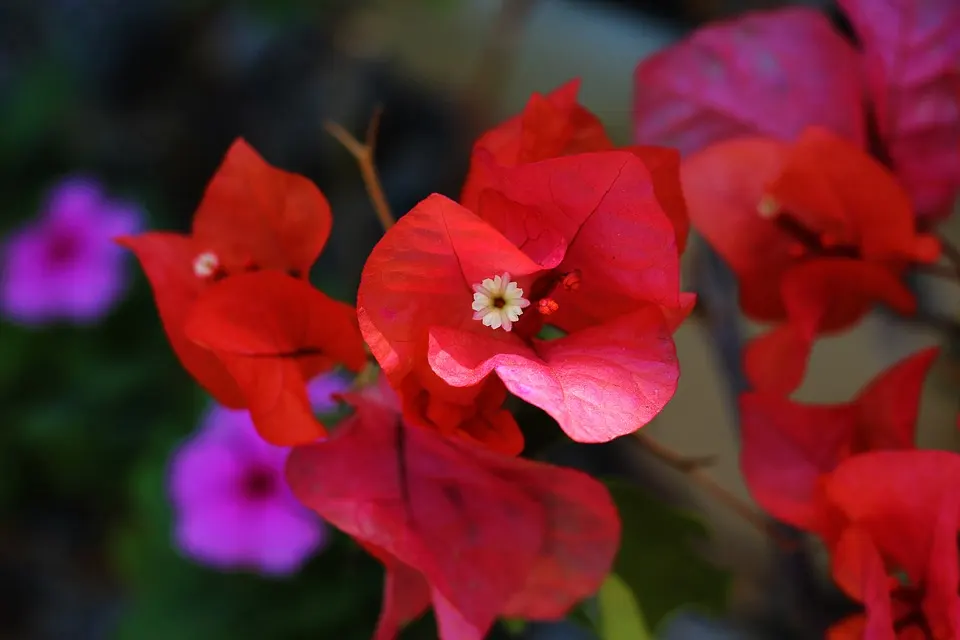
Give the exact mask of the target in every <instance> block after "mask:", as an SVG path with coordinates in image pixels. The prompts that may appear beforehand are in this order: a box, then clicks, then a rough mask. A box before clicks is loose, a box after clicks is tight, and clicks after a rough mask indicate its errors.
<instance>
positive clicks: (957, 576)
mask: <svg viewBox="0 0 960 640" xmlns="http://www.w3.org/2000/svg"><path fill="white" fill-rule="evenodd" d="M938 353H939V350H938V349H936V348H930V349H925V350H923V351H919V352H917V353H915V354H913V355H911V356H909V357H907V358H905V359H903V360H901V361H900V362H897V363H895V364H894V365H893V366H891V367H890V368H889V369H887V370H886V371H884V372H882V373H881V374H880V375H878V376H877V377H876V378H875V379H874V380H873V381H872V382H871V383H870V384H869V385H867V386H866V388H864V389H863V390H862V391H861V392H860V393H859V394H858V395H857V397H856V398H855V399H854V400H853V401H851V402H849V403H845V404H838V405H806V404H800V403H796V402H793V401H791V400H788V399H785V398H783V397H780V396H776V395H773V394H769V393H763V392H753V393H748V394H745V395H744V396H742V398H741V403H740V404H741V410H742V415H743V417H742V420H743V429H744V433H743V447H744V448H743V452H742V457H741V466H742V468H743V472H744V476H745V478H746V481H747V484H748V486H749V487H750V491H751V493H752V494H753V496H754V497H755V498H756V499H757V501H758V502H759V503H760V504H761V505H762V506H763V507H764V509H766V510H767V511H768V512H769V513H771V514H772V515H774V516H775V517H777V518H778V519H780V520H782V521H784V522H787V523H790V524H792V525H794V526H796V527H798V528H800V529H802V530H805V531H809V532H811V533H814V534H816V535H817V536H818V537H819V538H820V539H821V540H822V541H823V543H824V544H825V545H826V547H827V550H828V552H829V553H830V561H831V570H832V573H833V577H834V580H835V581H836V583H837V584H838V586H839V587H840V588H841V589H843V591H844V592H845V593H846V594H847V595H849V596H850V597H851V598H852V599H853V600H855V601H856V602H858V603H861V604H862V605H863V607H864V613H862V614H858V615H854V616H851V617H849V618H847V619H845V620H843V621H841V622H839V623H837V624H836V625H835V626H834V627H833V628H832V629H831V630H830V632H829V633H828V636H827V637H828V638H830V639H831V640H854V639H859V638H870V639H873V638H876V639H878V640H880V639H882V640H896V639H899V640H910V639H913V638H917V639H921V638H922V639H931V638H932V639H933V640H947V639H949V638H955V637H957V633H958V632H960V596H958V587H960V558H958V556H957V534H958V532H960V493H958V490H957V480H958V479H960V476H958V473H960V456H958V455H956V454H954V453H948V452H944V451H923V450H918V449H916V448H915V446H916V445H915V430H916V422H917V413H918V410H919V406H920V395H921V391H922V386H923V383H924V380H925V378H926V376H927V374H928V372H929V371H930V368H931V366H932V365H933V363H934V360H935V359H936V357H937V355H938Z"/></svg>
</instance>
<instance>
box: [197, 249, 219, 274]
mask: <svg viewBox="0 0 960 640" xmlns="http://www.w3.org/2000/svg"><path fill="white" fill-rule="evenodd" d="M218 268H220V259H219V258H218V257H217V254H215V253H213V252H212V251H204V252H203V253H201V254H200V255H198V256H197V257H196V258H194V259H193V273H194V275H195V276H197V277H198V278H209V277H210V276H212V275H213V274H214V273H215V272H216V271H217V269H218Z"/></svg>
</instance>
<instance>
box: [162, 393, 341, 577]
mask: <svg viewBox="0 0 960 640" xmlns="http://www.w3.org/2000/svg"><path fill="white" fill-rule="evenodd" d="M349 384H350V381H349V380H348V379H346V378H344V377H342V376H339V375H336V374H331V375H326V376H320V377H318V378H316V379H314V380H313V381H312V382H311V383H310V387H309V392H310V397H311V399H312V401H313V403H314V406H315V408H316V409H317V410H318V411H327V410H329V409H331V408H333V407H334V406H335V404H336V403H335V402H334V401H332V400H331V395H332V394H334V393H339V392H342V391H344V390H346V388H347V387H348V386H349ZM288 453H289V449H288V448H285V447H276V446H273V445H270V444H267V443H266V442H264V441H263V440H262V439H261V438H260V437H259V436H258V435H257V432H256V430H255V429H254V426H253V422H252V421H251V420H250V415H249V414H248V413H247V412H246V411H243V410H239V411H236V410H231V409H225V408H223V407H221V406H218V405H217V406H214V407H213V408H212V409H211V411H210V412H209V413H208V414H207V417H206V419H205V420H204V421H203V423H202V424H201V426H200V428H199V430H198V431H197V433H196V434H195V435H194V436H193V437H191V438H190V440H188V441H187V442H186V443H184V444H183V445H182V446H181V447H180V449H179V450H178V451H177V452H176V453H175V454H174V457H173V460H172V464H171V473H170V495H171V499H172V502H173V507H174V519H175V532H174V536H175V541H176V544H177V546H178V547H179V548H180V550H181V551H182V552H183V553H184V554H185V555H186V556H188V557H190V558H192V559H194V560H196V561H198V562H201V563H203V564H208V565H212V566H215V567H218V568H221V569H252V570H255V571H259V572H261V573H264V574H268V575H285V574H290V573H293V572H295V571H297V570H298V569H299V568H300V566H301V565H302V564H303V563H304V562H305V561H306V560H307V558H308V557H309V556H311V555H312V554H314V553H315V552H316V551H317V550H319V549H320V548H321V547H322V546H323V544H324V543H325V539H326V527H325V525H324V524H323V522H322V521H321V520H319V519H318V518H317V517H316V515H315V514H314V513H313V512H311V511H309V510H308V509H306V508H305V507H303V506H302V505H301V504H300V503H299V502H297V500H296V499H295V498H294V496H293V494H292V493H291V491H290V489H289V487H288V486H287V483H286V480H285V478H284V473H283V468H284V463H285V462H286V459H287V454H288Z"/></svg>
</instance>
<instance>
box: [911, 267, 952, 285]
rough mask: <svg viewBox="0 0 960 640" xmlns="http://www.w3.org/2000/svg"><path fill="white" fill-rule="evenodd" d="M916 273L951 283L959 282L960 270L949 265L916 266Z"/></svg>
mask: <svg viewBox="0 0 960 640" xmlns="http://www.w3.org/2000/svg"><path fill="white" fill-rule="evenodd" d="M916 271H917V273H919V274H921V275H926V276H933V277H935V278H942V279H944V280H951V281H953V282H960V270H958V269H956V268H954V267H953V266H950V265H945V264H918V265H916Z"/></svg>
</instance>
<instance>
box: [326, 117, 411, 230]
mask: <svg viewBox="0 0 960 640" xmlns="http://www.w3.org/2000/svg"><path fill="white" fill-rule="evenodd" d="M382 112H383V109H381V108H380V107H377V109H376V110H375V111H374V112H373V116H372V117H371V118H370V124H369V125H368V126H367V137H366V140H365V142H360V141H359V140H357V139H356V138H355V137H353V136H352V135H351V134H350V133H349V132H348V131H347V130H346V129H344V128H343V127H342V126H340V125H339V124H337V123H336V122H327V123H326V124H325V125H324V128H325V129H326V130H327V132H328V133H329V134H330V135H332V136H333V137H334V138H336V139H337V141H338V142H339V143H340V144H342V145H343V147H344V148H345V149H346V150H347V151H349V152H350V155H352V156H353V157H354V159H355V160H356V161H357V166H358V167H359V168H360V175H361V176H362V177H363V184H364V185H365V186H366V188H367V195H369V196H370V202H371V203H372V204H373V210H374V211H375V212H376V214H377V218H379V219H380V224H382V225H383V229H384V231H386V230H387V229H389V228H390V227H392V226H393V225H394V223H395V222H396V221H397V220H396V218H394V217H393V212H391V211H390V205H389V204H388V203H387V197H386V196H385V195H384V193H383V186H382V185H381V183H380V176H379V174H378V173H377V167H376V164H375V163H374V151H375V148H376V141H377V130H378V129H379V127H380V115H381V113H382Z"/></svg>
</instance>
